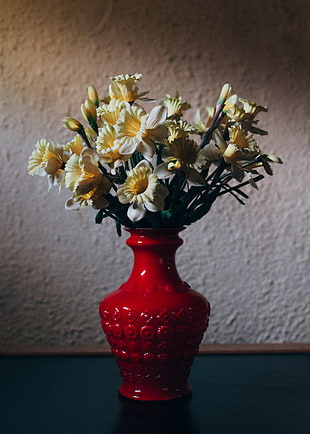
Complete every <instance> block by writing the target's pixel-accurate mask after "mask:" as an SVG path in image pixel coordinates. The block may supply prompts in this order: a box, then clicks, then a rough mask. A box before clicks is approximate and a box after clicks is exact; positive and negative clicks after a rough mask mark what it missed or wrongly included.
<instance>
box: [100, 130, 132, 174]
mask: <svg viewBox="0 0 310 434" xmlns="http://www.w3.org/2000/svg"><path fill="white" fill-rule="evenodd" d="M121 145H122V143H121V142H120V140H119V139H118V138H117V134H116V131H115V128H114V127H113V126H112V125H106V126H105V127H103V128H100V129H99V135H98V137H97V142H96V149H97V151H98V154H99V159H100V162H101V163H107V164H110V165H111V166H112V169H113V170H114V169H115V168H117V167H118V166H120V165H121V164H122V162H124V161H127V160H129V158H130V157H131V155H130V154H121V153H120V147H121Z"/></svg>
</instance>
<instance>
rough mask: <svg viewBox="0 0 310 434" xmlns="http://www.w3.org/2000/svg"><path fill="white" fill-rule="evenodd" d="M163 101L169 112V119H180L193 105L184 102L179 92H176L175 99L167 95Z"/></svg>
mask: <svg viewBox="0 0 310 434" xmlns="http://www.w3.org/2000/svg"><path fill="white" fill-rule="evenodd" d="M163 101H164V104H165V105H166V107H167V110H168V115H167V117H168V118H170V117H176V118H180V117H181V116H182V114H183V112H184V111H185V110H188V109H190V108H191V105H190V104H189V103H188V102H187V101H184V100H182V97H181V96H180V95H179V92H176V94H175V96H174V97H173V96H171V95H166V96H165V97H164V100H163Z"/></svg>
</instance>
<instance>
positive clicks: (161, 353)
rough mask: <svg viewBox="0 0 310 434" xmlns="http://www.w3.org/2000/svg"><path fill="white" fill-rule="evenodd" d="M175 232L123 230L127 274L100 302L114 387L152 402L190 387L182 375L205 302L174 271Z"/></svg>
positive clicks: (204, 321) (199, 332)
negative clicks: (129, 261) (115, 373)
mask: <svg viewBox="0 0 310 434" xmlns="http://www.w3.org/2000/svg"><path fill="white" fill-rule="evenodd" d="M179 231H180V230H178V229H158V230H155V229H134V230H129V232H130V237H129V238H128V239H127V240H126V243H127V245H129V246H130V247H131V248H132V250H133V253H134V264H133V269H132V272H131V275H130V277H129V279H128V281H127V282H125V283H124V284H123V285H121V287H120V288H119V289H117V290H116V291H114V292H112V293H111V294H109V295H108V296H107V297H105V298H104V299H103V301H102V302H101V304H100V317H101V324H102V328H103V330H104V332H105V334H106V337H107V340H108V342H109V345H110V347H111V350H112V353H113V355H114V356H115V357H116V360H117V363H118V366H119V370H120V374H121V377H122V384H121V386H120V388H119V392H120V394H121V395H123V396H125V397H127V398H132V399H136V400H142V401H158V400H167V399H174V398H179V397H182V396H185V395H187V394H188V393H190V391H191V387H190V385H189V383H188V377H189V374H190V369H191V366H192V363H193V360H194V357H195V355H196V354H197V352H198V349H199V344H200V342H201V340H202V337H203V334H204V331H205V330H206V328H207V326H208V318H209V313H210V305H209V302H208V301H207V299H206V298H205V297H204V296H203V295H201V294H200V293H198V292H196V291H194V290H193V289H191V288H190V286H189V285H188V284H187V283H185V282H183V281H182V280H181V278H180V276H179V274H178V271H177V269H176V264H175V252H176V250H177V248H178V247H179V246H180V245H181V244H182V243H183V241H182V240H181V238H180V237H179V235H178V234H179Z"/></svg>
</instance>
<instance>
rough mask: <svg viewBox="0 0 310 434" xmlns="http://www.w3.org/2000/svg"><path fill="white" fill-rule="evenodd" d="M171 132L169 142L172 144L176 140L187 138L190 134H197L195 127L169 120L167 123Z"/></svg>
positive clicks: (185, 122) (179, 121)
mask: <svg viewBox="0 0 310 434" xmlns="http://www.w3.org/2000/svg"><path fill="white" fill-rule="evenodd" d="M166 126H167V128H168V131H169V136H168V142H169V143H171V142H173V141H174V140H175V139H179V138H181V137H187V136H188V135H189V134H193V133H195V132H196V129H195V127H193V125H191V124H190V123H188V122H187V121H184V120H178V121H177V120H175V119H169V120H167V122H166Z"/></svg>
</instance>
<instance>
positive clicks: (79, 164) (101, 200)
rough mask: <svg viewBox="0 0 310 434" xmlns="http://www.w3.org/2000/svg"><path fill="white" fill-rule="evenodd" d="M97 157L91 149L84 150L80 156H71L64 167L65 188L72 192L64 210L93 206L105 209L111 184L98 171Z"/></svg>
mask: <svg viewBox="0 0 310 434" xmlns="http://www.w3.org/2000/svg"><path fill="white" fill-rule="evenodd" d="M98 161H99V157H98V154H97V153H96V151H94V150H93V149H88V148H84V149H83V151H82V152H81V155H77V154H73V155H72V156H71V157H70V159H69V160H68V162H67V165H66V178H65V181H66V187H67V188H69V189H70V190H72V191H73V196H72V197H71V198H70V199H69V200H67V202H66V209H79V208H84V207H86V206H89V205H91V206H93V208H95V209H101V208H105V207H106V206H107V205H108V201H107V200H106V198H105V197H104V195H106V194H107V193H109V191H110V188H111V184H110V181H109V180H108V178H107V177H106V176H104V175H103V174H102V173H101V172H100V170H99V169H98Z"/></svg>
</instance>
